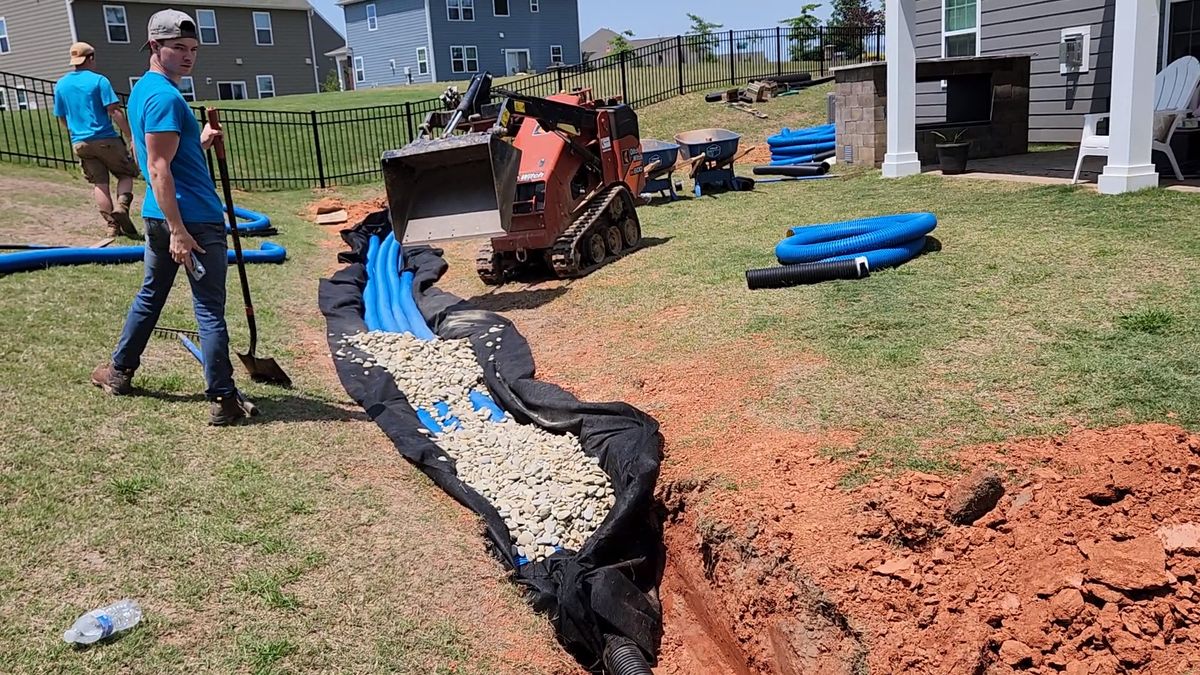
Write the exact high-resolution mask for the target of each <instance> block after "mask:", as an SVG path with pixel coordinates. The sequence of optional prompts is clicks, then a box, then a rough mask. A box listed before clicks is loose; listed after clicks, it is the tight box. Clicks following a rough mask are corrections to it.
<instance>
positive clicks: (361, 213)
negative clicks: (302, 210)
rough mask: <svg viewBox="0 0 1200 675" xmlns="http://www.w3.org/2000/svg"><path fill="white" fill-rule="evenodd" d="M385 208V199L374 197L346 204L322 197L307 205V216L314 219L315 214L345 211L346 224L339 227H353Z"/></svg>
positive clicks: (340, 200) (336, 199)
mask: <svg viewBox="0 0 1200 675" xmlns="http://www.w3.org/2000/svg"><path fill="white" fill-rule="evenodd" d="M386 208H387V197H375V198H372V199H365V200H363V201H359V202H350V203H346V202H345V201H344V200H342V199H339V198H337V197H322V198H321V199H318V200H315V201H313V202H311V203H310V204H309V205H308V215H309V217H310V218H316V216H317V214H320V213H332V212H333V211H338V210H341V209H345V211H346V216H347V218H346V223H345V224H344V225H342V226H341V227H353V226H354V225H357V224H358V223H359V221H361V220H362V219H363V218H365V217H366V216H367V214H370V213H374V212H375V211H381V210H383V209H386Z"/></svg>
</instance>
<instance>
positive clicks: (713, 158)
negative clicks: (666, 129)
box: [675, 129, 742, 197]
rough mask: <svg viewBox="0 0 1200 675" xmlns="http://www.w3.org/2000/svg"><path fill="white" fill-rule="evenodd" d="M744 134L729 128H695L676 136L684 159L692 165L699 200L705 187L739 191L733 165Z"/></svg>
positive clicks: (695, 190) (695, 189)
mask: <svg viewBox="0 0 1200 675" xmlns="http://www.w3.org/2000/svg"><path fill="white" fill-rule="evenodd" d="M741 138H742V135H741V134H738V133H734V132H732V131H730V130H728V129H696V130H695V131H684V132H682V133H678V134H675V142H676V143H678V144H679V145H680V146H681V148H682V150H683V155H684V158H685V159H689V160H691V161H692V162H693V166H692V180H694V181H695V183H696V186H695V188H694V192H695V193H696V196H697V197H699V196H701V195H702V194H703V192H704V188H706V187H707V188H711V187H716V188H725V189H729V190H734V189H736V185H735V184H734V178H735V176H734V173H733V162H734V160H735V159H737V154H738V141H740V140H741Z"/></svg>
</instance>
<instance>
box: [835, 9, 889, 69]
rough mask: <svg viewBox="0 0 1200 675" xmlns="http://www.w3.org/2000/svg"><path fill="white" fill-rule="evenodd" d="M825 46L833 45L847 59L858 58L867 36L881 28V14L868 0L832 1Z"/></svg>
mask: <svg viewBox="0 0 1200 675" xmlns="http://www.w3.org/2000/svg"><path fill="white" fill-rule="evenodd" d="M832 7H833V13H832V14H831V16H830V17H829V27H830V28H831V29H832V30H831V31H830V36H829V38H827V39H826V41H825V42H826V44H833V45H834V46H835V47H836V49H837V50H838V51H840V52H843V53H845V55H846V57H847V58H851V59H853V58H858V56H859V55H860V54H862V51H863V41H864V39H865V38H866V37H867V35H869V34H871V33H873V32H874V31H876V30H879V29H881V28H883V13H882V12H880V11H878V10H875V9H872V8H871V3H870V0H833V5H832Z"/></svg>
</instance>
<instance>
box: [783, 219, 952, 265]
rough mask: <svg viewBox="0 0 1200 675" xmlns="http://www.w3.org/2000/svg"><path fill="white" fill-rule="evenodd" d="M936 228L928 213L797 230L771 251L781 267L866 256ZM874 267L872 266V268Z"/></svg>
mask: <svg viewBox="0 0 1200 675" xmlns="http://www.w3.org/2000/svg"><path fill="white" fill-rule="evenodd" d="M935 227H937V218H936V217H935V216H934V215H933V214H932V213H904V214H897V215H889V216H876V217H874V218H859V219H856V220H848V221H845V222H841V223H823V224H820V225H809V226H807V227H797V228H792V229H791V230H790V235H791V236H789V237H787V238H786V239H784V240H783V241H781V242H779V244H778V245H776V247H775V257H776V258H778V259H779V262H780V263H781V264H784V265H788V264H792V263H804V262H816V261H819V260H830V259H835V258H838V257H844V256H850V257H854V256H856V255H867V256H868V260H870V255H869V253H870V252H872V251H876V250H879V249H885V248H896V247H900V246H903V245H905V244H907V243H909V242H911V241H913V240H915V239H920V238H921V237H924V236H925V235H927V234H929V233H930V232H932V231H933V228H935ZM875 267H876V266H875V265H874V264H872V268H875Z"/></svg>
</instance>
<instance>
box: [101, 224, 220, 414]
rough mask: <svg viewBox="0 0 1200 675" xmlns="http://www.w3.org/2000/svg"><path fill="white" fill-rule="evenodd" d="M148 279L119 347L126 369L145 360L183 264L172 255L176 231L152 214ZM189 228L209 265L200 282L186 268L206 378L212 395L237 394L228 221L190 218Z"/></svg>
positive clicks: (118, 361)
mask: <svg viewBox="0 0 1200 675" xmlns="http://www.w3.org/2000/svg"><path fill="white" fill-rule="evenodd" d="M145 221H146V255H145V265H146V278H145V280H144V281H142V289H141V290H140V291H138V294H137V296H135V297H134V299H133V306H132V307H130V308H129V316H127V317H126V318H125V328H124V330H122V331H121V340H120V342H118V343H117V349H116V351H114V352H113V357H112V360H113V365H115V366H116V367H118V368H122V369H124V370H129V371H132V370H136V369H137V367H138V366H139V365H141V358H142V352H143V351H145V349H146V343H147V342H149V340H150V333H151V331H152V329H153V328H154V326H155V325H156V324H157V323H158V316H159V314H161V313H162V308H163V306H164V305H166V304H167V296H168V295H170V293H171V286H173V285H174V284H175V273H176V272H178V271H179V267H180V265H179V264H178V263H176V262H175V261H174V260H172V259H171V251H170V245H171V232H170V229H169V228H168V226H167V221H165V220H159V219H157V218H146V219H145ZM184 227H186V228H187V231H188V232H189V233H190V234H191V235H192V238H194V239H195V240H196V243H197V244H199V245H200V248H202V249H204V253H196V257H197V258H199V259H200V263H201V264H202V265H204V269H205V274H204V277H203V278H201V279H200V280H199V281H196V280H195V279H193V278H192V276H191V275H190V274H187V272H186V270H185V271H184V274H185V276H187V280H188V282H190V283H191V285H192V300H193V306H194V309H195V312H196V323H197V324H199V326H200V350H201V352H202V353H203V354H204V379H205V381H206V382H207V383H208V389H206V390H205V392H204V393H205V395H206V396H207V397H208V399H209V400H210V401H211V400H216V399H217V397H225V396H231V395H233V394H234V393H235V392H236V391H237V389H236V387H235V386H234V384H233V364H232V363H231V362H230V360H229V329H228V327H227V326H226V324H225V274H226V270H227V269H228V267H229V259H228V257H227V253H226V247H227V245H226V243H225V224H224V223H184Z"/></svg>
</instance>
